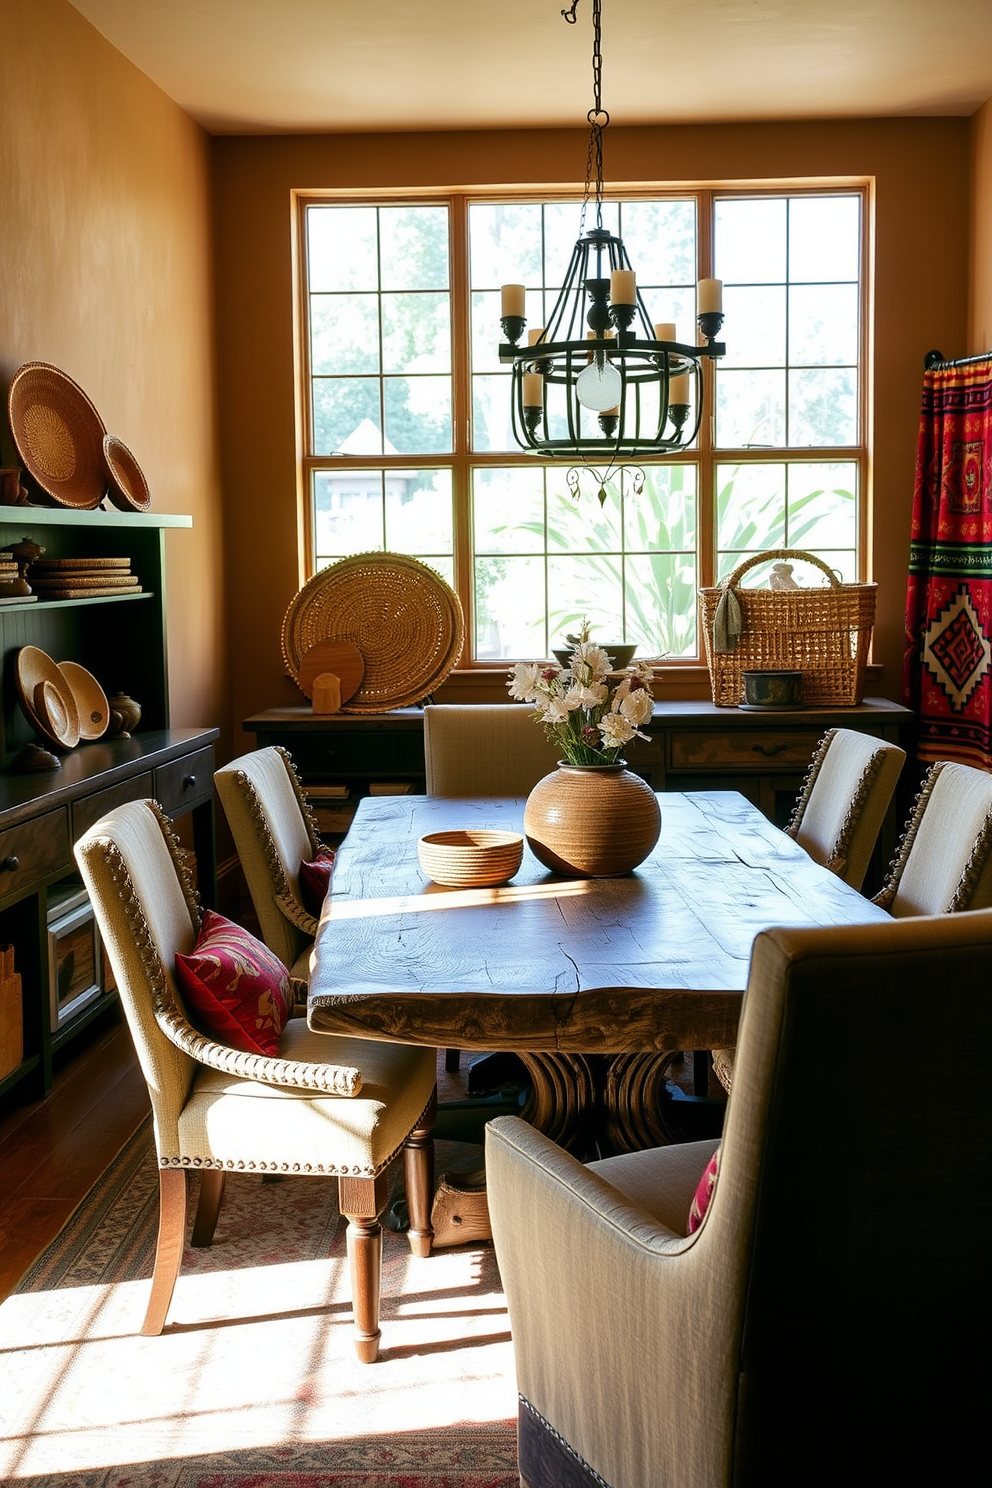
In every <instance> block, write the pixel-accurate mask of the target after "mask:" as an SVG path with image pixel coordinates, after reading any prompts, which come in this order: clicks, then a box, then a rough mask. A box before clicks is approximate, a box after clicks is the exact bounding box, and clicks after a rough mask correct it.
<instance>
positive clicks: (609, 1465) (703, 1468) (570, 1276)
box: [486, 910, 992, 1488]
mask: <svg viewBox="0 0 992 1488" xmlns="http://www.w3.org/2000/svg"><path fill="white" fill-rule="evenodd" d="M990 981H992V911H990V910H982V911H975V912H971V913H965V914H961V915H941V916H937V917H933V918H931V917H920V918H917V919H900V920H893V921H891V922H882V923H876V924H872V925H861V926H853V927H852V926H845V927H835V928H829V929H824V928H817V929H774V930H768V931H764V932H762V933H761V934H760V935H758V936H757V938H756V940H755V943H754V947H753V951H752V957H751V967H750V977H749V981H748V987H747V992H746V995H745V998H744V1004H743V1009H742V1016H741V1022H740V1038H739V1042H738V1046H737V1064H738V1078H737V1080H736V1081H735V1084H734V1089H733V1092H732V1094H731V1096H730V1099H729V1101H728V1105H727V1112H726V1120H725V1124H724V1130H723V1138H722V1143H721V1144H720V1145H719V1147H717V1143H716V1142H714V1141H707V1142H695V1143H688V1144H684V1145H676V1146H670V1147H663V1148H658V1149H655V1150H652V1151H645V1152H637V1153H629V1154H625V1155H623V1156H619V1157H613V1158H607V1159H603V1160H600V1161H597V1162H593V1163H590V1164H589V1165H588V1166H587V1167H586V1166H583V1165H582V1164H581V1163H579V1162H577V1161H576V1160H575V1159H574V1158H573V1157H572V1156H571V1155H570V1154H569V1153H567V1152H565V1151H564V1150H562V1149H561V1148H559V1147H557V1146H556V1145H555V1144H554V1143H553V1142H551V1141H549V1140H548V1139H547V1138H546V1137H545V1136H543V1135H542V1134H541V1133H540V1132H538V1131H536V1130H535V1129H534V1128H533V1127H530V1126H528V1125H527V1124H526V1123H525V1122H523V1121H521V1120H519V1119H518V1118H516V1117H509V1116H504V1117H500V1118H498V1119H497V1120H496V1121H493V1122H491V1123H490V1125H489V1127H488V1129H487V1133H486V1171H487V1174H488V1184H489V1190H488V1197H489V1209H490V1214H491V1218H492V1229H493V1238H494V1241H495V1249H496V1258H497V1261H498V1264H499V1270H500V1276H501V1279H502V1282H503V1286H504V1290H505V1293H506V1298H507V1303H508V1307H509V1314H510V1325H511V1332H512V1335H513V1347H514V1356H515V1362H516V1373H517V1389H518V1393H519V1470H520V1475H521V1482H525V1483H527V1484H528V1488H552V1485H554V1488H561V1485H566V1484H567V1485H568V1488H594V1485H595V1488H607V1485H608V1488H661V1485H671V1488H676V1485H677V1488H729V1485H731V1484H733V1485H734V1488H757V1485H761V1488H765V1485H773V1488H777V1485H782V1488H785V1485H787V1484H793V1483H797V1482H802V1483H803V1484H811V1485H824V1488H826V1485H827V1484H837V1483H841V1482H845V1483H846V1482H854V1483H858V1484H865V1485H868V1484H874V1483H879V1482H888V1483H895V1482H902V1481H905V1482H923V1481H927V1480H929V1479H930V1478H934V1479H939V1480H941V1481H944V1480H946V1479H951V1478H954V1477H956V1476H959V1475H960V1476H964V1477H965V1478H967V1477H968V1476H969V1475H970V1474H971V1471H972V1468H971V1464H972V1463H973V1462H974V1461H978V1460H981V1455H982V1453H984V1450H985V1446H986V1440H985V1438H986V1414H987V1412H986V1406H985V1399H986V1395H987V1386H988V1378H987V1370H984V1369H975V1370H972V1369H970V1368H968V1367H959V1365H958V1363H956V1362H955V1361H962V1360H963V1359H964V1358H966V1357H972V1356H973V1354H972V1353H971V1352H969V1351H973V1347H974V1340H975V1339H976V1338H983V1337H985V1336H987V1330H988V1328H989V1325H990V1323H992V1282H990V1278H989V1268H988V1256H989V1254H992V1205H990V1203H989V1202H988V1194H989V1192H990V1191H992V1123H990V1122H989V1120H988V1092H987V1082H986V1081H984V1080H983V1079H982V1078H981V1077H980V1075H979V1074H978V1073H977V1072H976V1077H975V1078H969V1079H965V1080H961V1079H957V1078H954V1077H951V1078H948V1079H947V1080H945V1081H942V1082H939V1087H940V1088H939V1089H936V1088H933V1089H931V1090H930V1092H929V1095H928V1098H927V1099H926V1102H925V1106H926V1109H925V1113H922V1119H921V1086H920V1082H919V1080H914V1079H912V1078H907V1072H909V1071H914V1070H915V1071H919V1070H924V1069H928V1070H937V1071H939V1070H941V1069H942V1068H946V1069H947V1070H949V1071H951V1070H953V1069H954V1068H955V1067H956V1059H955V1055H956V1051H957V1050H958V1049H959V1048H960V1046H961V1045H962V1044H966V1045H967V1046H968V1047H969V1048H974V1049H984V1048H987V1047H988V1041H989V1038H990V1036H992V997H989V995H988V988H989V985H990ZM935 987H939V988H940V996H939V997H936V998H935V996H934V988H935ZM839 1048H843V1049H844V1051H845V1055H844V1066H843V1071H842V1074H841V1075H840V1076H839V1075H838V1066H837V1061H836V1060H835V1059H829V1058H824V1057H823V1051H824V1049H834V1050H836V1049H839ZM883 1049H884V1051H885V1057H884V1058H880V1057H879V1050H883ZM717 1151H718V1153H719V1156H718V1158H717V1161H716V1164H715V1181H714V1167H713V1164H712V1159H713V1158H714V1157H715V1156H716V1153H717ZM701 1175H703V1176H702V1179H701ZM707 1198H708V1203H707ZM691 1211H692V1216H691V1218H690V1212H691ZM700 1216H702V1217H701V1218H700Z"/></svg>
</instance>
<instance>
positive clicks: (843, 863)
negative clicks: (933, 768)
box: [713, 728, 906, 1090]
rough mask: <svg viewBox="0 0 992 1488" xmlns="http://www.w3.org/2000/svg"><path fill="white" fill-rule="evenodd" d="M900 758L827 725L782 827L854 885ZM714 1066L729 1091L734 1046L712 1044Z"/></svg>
mask: <svg viewBox="0 0 992 1488" xmlns="http://www.w3.org/2000/svg"><path fill="white" fill-rule="evenodd" d="M905 758H906V751H905V750H904V749H900V748H899V746H898V745H897V744H885V743H883V742H882V740H880V739H875V738H873V737H872V736H871V735H870V734H860V733H858V732H857V731H856V730H854V729H841V728H834V729H828V730H827V732H826V733H825V734H824V736H823V738H822V739H821V740H820V743H819V745H818V746H817V750H816V753H815V755H814V756H813V762H812V764H811V765H810V769H809V773H808V774H807V776H806V780H805V781H804V783H803V788H802V790H801V791H800V793H799V798H798V800H797V801H796V805H795V809H794V810H793V813H792V817H791V820H790V821H789V825H788V826H787V827H786V831H787V832H788V834H789V836H790V837H794V838H795V840H796V841H797V842H798V843H799V846H800V847H801V848H803V849H804V851H805V852H807V853H808V854H809V856H810V857H811V858H812V859H813V861H814V863H820V864H822V865H823V867H824V868H829V869H830V871H831V872H832V873H836V874H837V876H838V878H842V879H843V880H844V882H845V883H848V884H850V885H851V887H852V888H853V889H860V888H861V885H862V883H863V882H864V877H865V873H866V872H867V870H868V863H869V861H870V859H871V855H872V852H873V851H874V848H875V843H876V842H877V840H878V834H879V832H880V831H881V828H882V822H883V821H884V820H885V813H886V812H887V811H888V809H889V803H890V801H891V800H892V796H893V793H894V791H895V788H896V784H897V782H898V780H899V774H900V771H901V770H902V767H903V762H904V760H905ZM713 1069H714V1072H715V1073H716V1076H717V1078H718V1079H719V1081H720V1083H721V1085H722V1086H723V1087H724V1089H725V1090H729V1089H730V1087H731V1085H732V1084H733V1078H734V1051H733V1049H714V1050H713Z"/></svg>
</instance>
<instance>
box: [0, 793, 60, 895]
mask: <svg viewBox="0 0 992 1488" xmlns="http://www.w3.org/2000/svg"><path fill="white" fill-rule="evenodd" d="M72 867H73V860H72V849H71V847H70V845H69V821H68V814H67V812H66V810H65V808H64V807H63V808H62V809H61V810H59V811H48V812H46V813H45V815H44V816H36V817H35V818H34V819H33V820H32V821H29V822H24V823H23V824H22V825H21V826H18V827H8V829H7V831H6V832H0V899H6V898H7V896H8V895H10V894H16V893H18V892H20V890H21V889H25V888H27V887H29V885H31V884H33V883H37V882H38V881H39V880H40V879H43V878H48V877H49V875H50V874H54V873H68V872H69V871H70V870H71V869H72Z"/></svg>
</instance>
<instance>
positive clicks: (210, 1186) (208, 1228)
mask: <svg viewBox="0 0 992 1488" xmlns="http://www.w3.org/2000/svg"><path fill="white" fill-rule="evenodd" d="M226 1176H227V1175H226V1173H225V1172H224V1170H223V1168H204V1169H203V1170H202V1171H201V1173H200V1197H199V1199H198V1200H197V1204H196V1218H195V1219H194V1221H193V1234H192V1236H191V1237H190V1243H191V1244H192V1245H196V1246H201V1245H202V1246H206V1245H210V1244H211V1242H212V1241H213V1238H214V1230H215V1229H216V1228H217V1216H218V1215H219V1214H220V1206H221V1200H222V1199H223V1197H224V1179H225V1178H226Z"/></svg>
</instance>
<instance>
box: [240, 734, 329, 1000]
mask: <svg viewBox="0 0 992 1488" xmlns="http://www.w3.org/2000/svg"><path fill="white" fill-rule="evenodd" d="M214 787H215V789H216V791H217V795H218V797H219V799H220V803H221V806H222V807H223V808H224V815H225V816H226V818H227V824H228V826H229V827H230V829H231V836H232V837H233V838H234V846H235V848H236V849H237V853H238V859H239V861H240V863H241V868H242V871H243V873H244V876H245V882H246V883H247V885H248V893H249V895H250V897H251V902H252V906H253V908H254V910H255V914H256V916H257V918H258V923H259V927H260V929H261V933H262V939H263V940H264V941H265V944H266V945H267V946H268V947H269V949H270V950H271V951H274V952H275V954H276V955H277V956H278V957H279V959H280V961H282V962H284V964H285V965H286V966H288V967H289V968H290V970H291V972H292V974H293V976H296V977H299V978H300V980H301V981H306V980H307V979H308V977H309V974H310V966H309V960H310V951H311V950H312V948H313V939H314V936H315V935H316V933H317V916H316V915H314V914H312V913H311V912H310V910H309V909H307V908H306V906H305V905H304V902H303V893H302V891H301V886H300V865H301V863H309V862H313V861H315V860H316V859H317V856H318V854H319V853H320V851H321V840H320V834H319V832H318V830H317V825H316V822H315V821H314V819H313V815H312V813H311V811H310V807H309V804H308V802H307V799H306V796H305V795H304V793H303V787H302V785H301V783H300V780H299V777H298V775H297V773H296V769H295V767H294V765H293V761H292V759H291V757H290V755H289V752H288V751H287V750H285V749H283V747H282V746H281V745H278V744H277V745H270V746H269V747H267V748H265V749H256V750H253V751H252V752H251V753H250V754H243V755H241V756H240V757H239V758H238V759H234V760H231V761H230V763H229V764H226V765H222V766H221V768H220V769H219V770H216V771H215V772H214Z"/></svg>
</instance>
